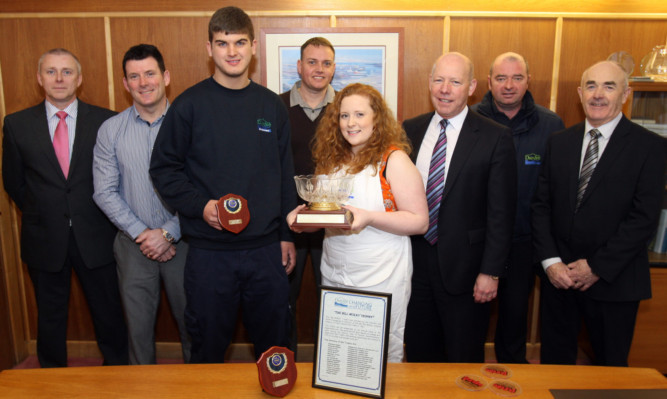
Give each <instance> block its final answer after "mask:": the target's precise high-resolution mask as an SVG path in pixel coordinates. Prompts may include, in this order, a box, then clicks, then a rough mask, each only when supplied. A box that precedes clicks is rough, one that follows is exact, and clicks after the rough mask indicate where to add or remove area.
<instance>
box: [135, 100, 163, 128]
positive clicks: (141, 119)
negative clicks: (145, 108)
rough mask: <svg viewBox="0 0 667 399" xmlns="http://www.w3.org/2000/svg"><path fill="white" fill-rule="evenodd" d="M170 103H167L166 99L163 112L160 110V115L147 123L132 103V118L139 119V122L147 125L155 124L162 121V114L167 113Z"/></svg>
mask: <svg viewBox="0 0 667 399" xmlns="http://www.w3.org/2000/svg"><path fill="white" fill-rule="evenodd" d="M170 105H171V104H169V100H167V106H166V107H165V108H164V112H162V115H160V117H159V118H157V119H156V120H154V121H153V123H149V122H148V121H147V120H145V119H144V118H142V117H141V115H140V114H139V111H137V107H136V106H135V105H134V104H132V120H134V121H141V122H143V123H145V124H147V125H148V126H155V125H157V124H159V123H160V122H162V119H163V118H164V116H165V115H167V110H168V109H169V106H170Z"/></svg>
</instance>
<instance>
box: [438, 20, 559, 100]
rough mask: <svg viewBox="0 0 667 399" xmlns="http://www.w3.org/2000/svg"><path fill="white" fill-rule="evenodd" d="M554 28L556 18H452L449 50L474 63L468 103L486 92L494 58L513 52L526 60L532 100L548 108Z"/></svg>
mask: <svg viewBox="0 0 667 399" xmlns="http://www.w3.org/2000/svg"><path fill="white" fill-rule="evenodd" d="M555 30H556V20H555V19H519V20H517V19H515V18H452V24H451V30H450V50H451V51H459V52H461V53H463V54H465V55H467V56H468V57H470V59H471V60H472V62H473V64H474V65H475V78H476V79H477V89H476V90H475V93H474V95H473V96H471V98H470V99H469V101H468V102H469V104H475V103H478V102H480V101H481V100H482V97H484V94H486V92H487V91H488V84H487V76H488V75H489V68H490V66H491V63H492V62H493V60H494V59H495V58H496V57H497V56H498V55H499V54H502V53H505V52H508V51H513V52H515V53H519V54H521V55H523V56H524V58H525V59H526V61H527V62H528V65H529V69H530V75H531V77H532V79H531V81H530V86H529V90H530V91H531V93H532V94H533V97H534V98H535V102H537V103H538V104H540V105H542V106H545V107H547V108H549V98H550V95H551V74H552V65H553V54H554V40H553V37H554V34H555Z"/></svg>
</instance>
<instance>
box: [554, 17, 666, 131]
mask: <svg viewBox="0 0 667 399" xmlns="http://www.w3.org/2000/svg"><path fill="white" fill-rule="evenodd" d="M666 35H667V25H666V24H665V21H664V20H662V21H639V20H589V19H577V20H566V21H564V22H563V42H562V53H561V59H560V82H559V85H558V105H557V110H556V112H557V113H558V114H559V115H560V116H561V117H562V118H563V121H564V122H565V126H570V125H573V124H575V123H578V122H580V121H582V120H583V119H584V113H583V111H582V109H581V103H580V101H579V96H578V95H577V87H578V86H579V84H580V81H581V74H582V73H583V72H584V70H585V69H586V68H588V67H589V66H591V65H592V64H594V63H595V62H597V61H601V60H604V59H606V58H607V57H608V56H609V55H610V54H611V53H614V52H616V51H621V50H622V51H627V52H628V53H630V55H632V57H633V58H634V60H635V64H636V67H635V72H634V74H637V73H638V70H639V63H640V61H641V59H642V57H644V55H646V54H647V53H648V52H649V51H651V49H652V48H653V47H654V46H656V45H658V44H664V43H665V37H666Z"/></svg>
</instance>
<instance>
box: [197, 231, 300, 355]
mask: <svg viewBox="0 0 667 399" xmlns="http://www.w3.org/2000/svg"><path fill="white" fill-rule="evenodd" d="M288 292H289V284H288V281H287V273H286V272H285V268H284V267H283V265H282V262H281V251H280V244H279V243H277V242H276V243H274V244H270V245H267V246H265V247H261V248H254V249H248V250H233V251H218V250H208V249H202V248H194V247H192V246H190V248H189V251H188V257H187V260H186V263H185V295H186V298H187V305H186V307H185V324H186V326H187V329H188V332H189V333H190V337H191V339H192V348H191V357H190V362H191V363H222V362H224V358H225V351H226V350H227V347H228V346H229V344H230V342H231V340H232V337H233V335H234V330H235V327H236V318H237V313H238V309H239V306H240V307H241V309H242V314H243V324H244V325H245V327H246V329H247V330H248V334H249V335H250V340H251V341H252V343H253V344H254V346H255V357H256V358H259V357H260V356H261V355H262V353H264V352H265V351H266V350H267V349H269V348H271V347H272V346H286V345H287V333H288V327H289V305H288Z"/></svg>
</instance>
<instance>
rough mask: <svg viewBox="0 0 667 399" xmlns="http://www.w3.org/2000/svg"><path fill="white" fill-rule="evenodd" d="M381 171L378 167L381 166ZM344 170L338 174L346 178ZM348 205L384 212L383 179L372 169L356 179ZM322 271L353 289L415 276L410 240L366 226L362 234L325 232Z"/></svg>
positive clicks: (335, 230)
mask: <svg viewBox="0 0 667 399" xmlns="http://www.w3.org/2000/svg"><path fill="white" fill-rule="evenodd" d="M378 170H379V167H378ZM343 174H345V172H344V171H342V172H338V173H336V175H343ZM346 205H352V206H354V207H357V208H362V209H366V210H369V211H379V212H385V208H384V205H383V199H382V189H381V186H380V176H379V174H377V173H376V172H375V169H374V168H372V167H371V166H367V167H366V168H365V169H364V170H362V171H361V172H359V173H357V174H356V175H355V176H354V186H353V189H352V194H351V195H350V198H349V200H348V201H347V202H346ZM322 248H323V252H322V263H321V266H320V269H321V270H322V275H323V276H324V277H326V278H327V279H329V280H331V281H334V282H336V283H339V284H344V285H346V286H351V287H370V286H373V285H377V284H379V283H381V282H383V281H384V280H386V279H387V278H388V277H389V276H390V275H391V274H392V273H408V274H407V278H408V279H409V278H410V276H411V275H412V246H411V245H410V237H408V236H405V235H396V234H392V233H388V232H386V231H382V230H378V229H376V228H374V227H371V226H366V227H365V228H364V229H363V230H361V231H360V232H356V233H354V232H351V231H349V230H341V229H326V233H325V236H324V244H323V247H322Z"/></svg>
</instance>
